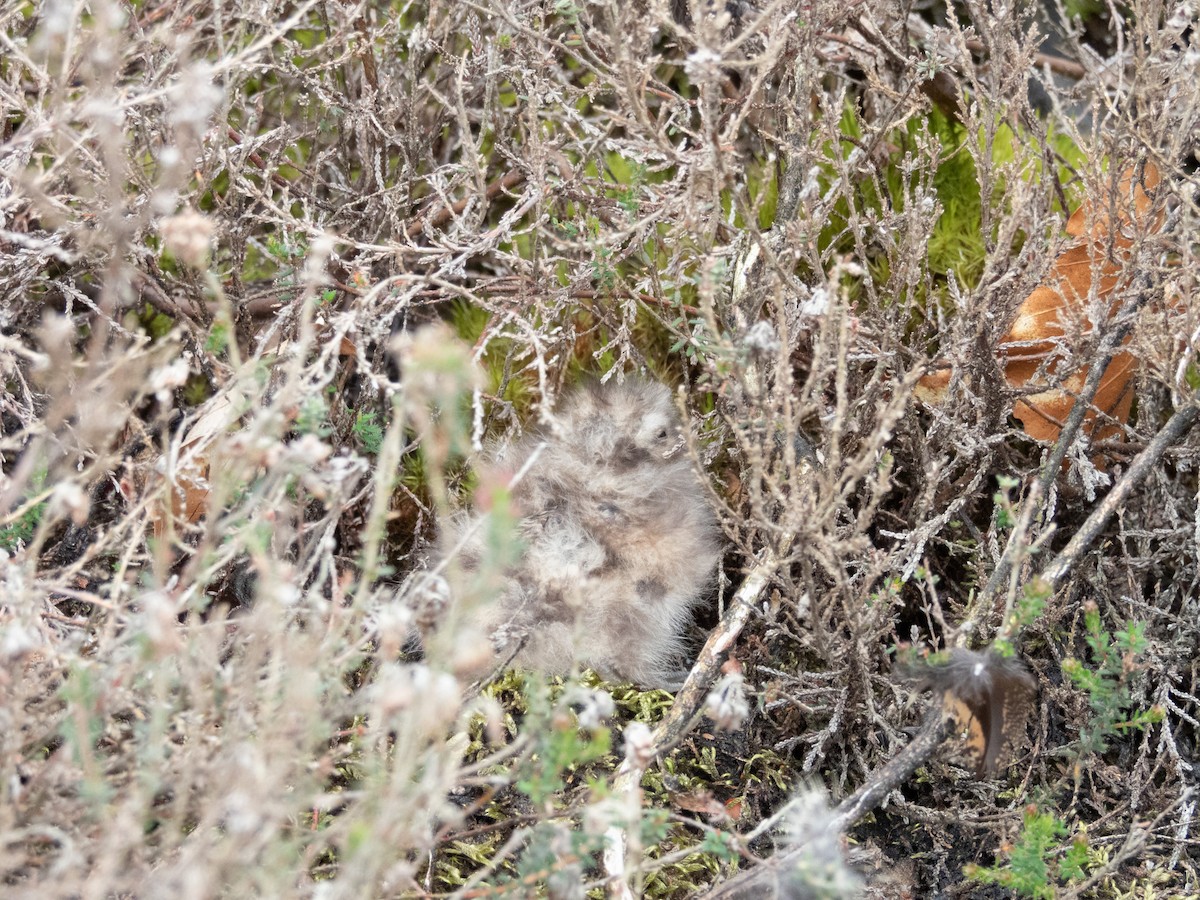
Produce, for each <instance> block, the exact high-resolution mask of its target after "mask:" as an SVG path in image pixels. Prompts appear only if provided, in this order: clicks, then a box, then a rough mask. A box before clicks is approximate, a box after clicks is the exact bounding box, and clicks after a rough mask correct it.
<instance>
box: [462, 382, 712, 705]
mask: <svg viewBox="0 0 1200 900" xmlns="http://www.w3.org/2000/svg"><path fill="white" fill-rule="evenodd" d="M489 457H490V458H489V460H488V461H487V463H486V464H485V465H486V466H487V467H488V468H490V469H491V470H493V471H494V472H496V473H497V474H502V475H503V476H507V477H512V476H513V475H515V474H516V473H518V472H520V471H522V470H524V474H523V475H522V476H521V478H520V480H519V481H518V482H517V483H516V484H515V486H514V487H513V492H512V502H513V508H514V512H515V514H516V516H517V518H518V527H519V530H520V535H521V539H522V542H523V544H524V549H523V551H522V553H521V555H520V557H519V559H518V560H517V561H516V562H515V563H514V564H513V565H512V566H510V567H509V568H508V569H507V570H506V571H505V573H504V580H503V585H502V588H501V590H500V592H499V596H498V597H497V598H496V599H495V601H494V602H492V603H490V604H484V605H483V606H482V607H481V608H480V609H479V610H478V611H476V612H475V613H473V614H472V620H473V624H475V625H476V626H477V627H478V628H479V629H480V630H481V631H483V632H484V633H485V634H487V635H488V636H489V637H490V638H491V641H492V646H493V648H494V650H495V652H496V658H497V659H498V660H501V661H503V660H506V659H508V658H509V657H510V656H513V654H514V652H515V657H513V662H514V664H517V665H521V666H527V667H529V668H534V669H540V670H543V671H546V672H551V673H562V672H566V671H568V670H570V669H571V668H572V667H573V666H574V664H575V663H577V662H578V663H582V664H583V665H585V666H589V667H591V668H593V669H595V670H596V671H598V672H599V673H600V674H601V675H602V676H604V677H606V678H610V679H620V680H628V681H633V682H635V683H637V684H639V685H643V686H648V687H649V686H653V687H661V686H671V685H673V684H676V683H677V682H678V681H679V680H680V679H681V677H682V675H683V674H684V673H685V671H686V668H685V666H684V659H683V649H684V642H683V637H682V633H683V629H684V628H685V626H686V625H687V624H688V622H689V621H690V620H691V615H692V612H693V610H694V609H695V607H696V605H697V604H698V603H699V602H700V601H701V600H703V599H704V597H705V595H706V593H707V592H708V589H709V587H710V586H711V583H712V580H713V573H714V570H715V567H716V563H717V557H718V556H719V554H720V546H721V544H720V537H719V529H718V526H717V520H716V517H715V516H714V514H713V512H712V510H711V509H710V508H709V505H708V503H707V501H706V499H705V497H704V493H703V489H702V487H701V485H700V483H699V481H698V480H697V476H696V474H695V472H693V470H692V466H691V463H690V461H689V459H688V455H687V454H686V453H685V452H684V441H683V438H682V434H681V432H680V421H679V417H678V415H677V414H676V412H675V408H674V405H673V404H672V402H671V394H670V392H669V391H668V390H667V388H666V387H665V386H663V385H662V384H659V383H657V382H652V381H646V380H642V379H633V378H630V379H627V380H626V381H625V382H624V383H622V384H616V383H610V384H608V385H598V384H595V385H589V386H585V387H581V388H578V389H576V390H575V391H573V392H571V393H570V394H568V395H566V396H564V397H563V399H562V400H561V402H560V403H559V404H558V409H557V410H556V414H555V416H554V417H553V421H552V424H551V426H550V427H548V428H545V429H541V430H537V431H534V432H531V433H527V434H526V435H525V436H524V437H523V438H521V439H520V440H518V441H516V442H514V443H511V444H508V445H504V446H500V447H498V448H495V449H494V450H493V451H492V452H491V453H490V454H489ZM478 519H479V517H478V515H476V514H469V513H461V514H459V515H458V516H456V517H454V518H453V519H452V520H451V521H450V522H449V523H448V524H447V527H446V528H445V529H444V532H443V545H444V546H445V547H447V548H451V547H455V546H458V545H460V544H461V545H462V549H461V551H460V554H459V561H460V564H461V565H462V566H463V568H464V569H466V570H467V571H470V570H472V569H473V568H477V567H478V565H479V561H480V560H481V559H482V558H483V556H482V555H483V553H484V551H485V547H484V538H483V535H482V529H480V528H477V527H475V526H477V525H478ZM472 530H474V533H471V532H472ZM518 648H519V649H518Z"/></svg>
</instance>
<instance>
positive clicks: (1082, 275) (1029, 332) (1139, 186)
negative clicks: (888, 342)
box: [916, 162, 1163, 441]
mask: <svg viewBox="0 0 1200 900" xmlns="http://www.w3.org/2000/svg"><path fill="white" fill-rule="evenodd" d="M1135 177H1137V171H1136V167H1131V168H1129V169H1127V170H1126V171H1125V172H1124V173H1123V174H1122V176H1121V180H1120V183H1119V184H1118V186H1117V195H1116V197H1117V204H1118V212H1117V219H1118V223H1119V229H1118V231H1117V232H1116V233H1112V232H1111V228H1112V216H1111V214H1110V210H1108V209H1106V208H1098V207H1096V206H1094V205H1092V204H1088V203H1084V204H1082V205H1081V206H1080V207H1079V208H1078V209H1076V210H1075V212H1074V213H1073V214H1072V215H1071V218H1070V219H1069V220H1068V221H1067V226H1066V231H1067V234H1069V235H1071V236H1072V237H1076V238H1079V239H1080V240H1078V241H1076V242H1075V243H1074V244H1073V245H1072V246H1070V247H1068V248H1067V249H1066V250H1064V251H1063V253H1062V254H1061V255H1060V256H1059V257H1058V259H1057V260H1055V263H1054V267H1053V268H1052V269H1051V271H1050V274H1049V275H1047V276H1046V279H1045V280H1044V281H1043V282H1042V284H1040V285H1038V286H1037V287H1036V288H1034V290H1033V291H1032V292H1031V293H1030V294H1029V296H1028V297H1026V298H1025V300H1024V301H1023V302H1022V303H1021V305H1020V307H1019V308H1018V310H1017V315H1016V317H1015V318H1014V319H1013V323H1012V325H1011V327H1010V328H1009V330H1008V333H1007V334H1006V335H1005V336H1004V338H1003V339H1001V341H1000V344H999V346H998V347H997V348H996V349H997V353H998V355H999V357H1000V363H1001V365H1002V366H1003V368H1004V374H1005V378H1006V379H1007V380H1008V383H1009V385H1010V386H1011V387H1013V388H1027V389H1028V388H1037V387H1039V386H1041V385H1045V388H1044V389H1043V390H1040V391H1035V392H1033V393H1030V394H1029V395H1027V396H1025V397H1023V398H1021V399H1020V400H1018V401H1016V403H1014V405H1013V415H1014V416H1015V417H1016V419H1017V420H1018V421H1019V422H1020V423H1021V427H1022V428H1024V429H1025V432H1026V433H1027V434H1028V435H1029V436H1030V437H1032V438H1034V439H1035V440H1039V441H1054V440H1057V439H1058V436H1059V434H1060V433H1061V431H1062V425H1063V423H1064V422H1065V420H1066V418H1067V416H1068V415H1070V412H1071V409H1072V407H1074V405H1075V400H1074V398H1075V396H1077V395H1078V393H1079V392H1080V391H1081V390H1082V389H1083V385H1084V382H1085V381H1086V380H1087V373H1088V372H1087V369H1086V368H1080V369H1077V370H1075V371H1073V372H1071V373H1070V374H1069V375H1067V376H1066V377H1065V378H1063V379H1062V380H1061V382H1060V384H1059V386H1058V387H1050V381H1051V380H1052V379H1053V380H1057V378H1056V376H1057V374H1058V373H1057V366H1058V363H1057V361H1056V360H1053V359H1050V356H1051V354H1053V353H1054V352H1055V350H1056V348H1058V347H1059V346H1060V345H1062V344H1065V343H1069V342H1070V341H1072V340H1073V339H1074V336H1076V335H1081V334H1082V335H1086V334H1088V333H1089V332H1090V331H1091V330H1092V328H1093V327H1094V323H1092V322H1091V321H1089V320H1088V318H1087V316H1086V315H1085V313H1084V308H1085V306H1086V305H1087V299H1088V297H1089V296H1090V295H1091V292H1092V290H1093V289H1094V290H1095V291H1096V296H1097V297H1099V298H1100V299H1105V298H1108V297H1109V296H1110V295H1111V294H1112V292H1113V289H1114V288H1115V287H1116V286H1117V283H1118V282H1119V280H1120V278H1121V272H1122V269H1123V268H1124V264H1125V262H1126V261H1127V260H1128V256H1129V249H1130V247H1132V245H1133V236H1132V234H1131V231H1132V230H1134V229H1135V228H1144V229H1146V230H1149V231H1155V230H1157V229H1159V228H1161V227H1162V222H1163V214H1162V211H1161V209H1158V210H1155V208H1154V202H1153V197H1152V194H1153V192H1154V189H1155V188H1156V187H1157V186H1158V184H1159V181H1160V178H1159V174H1158V169H1157V168H1156V167H1155V165H1154V164H1153V163H1151V162H1147V163H1146V164H1145V166H1144V167H1143V170H1142V172H1141V178H1140V180H1139V181H1138V182H1137V183H1136V184H1135V183H1134V179H1135ZM1113 311H1114V310H1113V309H1112V304H1110V309H1109V313H1110V314H1111V313H1112V312H1113ZM1136 367H1137V360H1136V359H1135V358H1134V357H1133V355H1132V354H1131V353H1129V352H1128V351H1124V350H1123V351H1121V352H1119V353H1117V354H1116V355H1115V356H1114V357H1113V359H1112V360H1111V361H1110V363H1109V365H1108V367H1107V369H1106V370H1105V372H1104V375H1103V377H1102V378H1101V380H1100V386H1099V388H1098V390H1097V391H1096V396H1095V399H1094V400H1093V406H1094V407H1095V408H1096V409H1094V410H1091V411H1089V412H1088V414H1087V416H1086V417H1085V419H1084V426H1083V427H1084V428H1085V430H1086V431H1087V432H1088V433H1089V434H1091V436H1092V437H1093V438H1094V439H1096V440H1103V439H1105V438H1110V437H1117V436H1119V435H1120V434H1121V428H1120V425H1119V424H1114V423H1113V422H1112V421H1108V422H1107V424H1104V425H1099V426H1098V425H1097V422H1096V419H1097V416H1098V415H1099V413H1103V414H1105V415H1106V416H1109V417H1111V418H1112V419H1115V420H1116V423H1123V422H1125V421H1126V420H1127V419H1128V418H1129V410H1130V406H1131V405H1132V403H1133V387H1132V379H1133V373H1134V371H1135V369H1136ZM950 376H951V370H950V369H949V368H942V369H938V370H936V371H934V372H931V373H930V374H928V375H926V376H925V377H924V378H922V379H921V380H920V382H919V383H918V385H917V389H916V394H917V397H918V398H920V399H921V400H924V401H925V402H927V403H938V402H941V400H943V399H944V398H945V395H946V389H947V387H948V386H949V383H950ZM1097 411H1099V412H1097Z"/></svg>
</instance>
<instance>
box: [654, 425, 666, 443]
mask: <svg viewBox="0 0 1200 900" xmlns="http://www.w3.org/2000/svg"><path fill="white" fill-rule="evenodd" d="M656 437H657V438H658V439H659V440H660V441H665V440H666V439H667V429H665V428H661V429H659V432H658V434H657V435H656Z"/></svg>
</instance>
